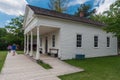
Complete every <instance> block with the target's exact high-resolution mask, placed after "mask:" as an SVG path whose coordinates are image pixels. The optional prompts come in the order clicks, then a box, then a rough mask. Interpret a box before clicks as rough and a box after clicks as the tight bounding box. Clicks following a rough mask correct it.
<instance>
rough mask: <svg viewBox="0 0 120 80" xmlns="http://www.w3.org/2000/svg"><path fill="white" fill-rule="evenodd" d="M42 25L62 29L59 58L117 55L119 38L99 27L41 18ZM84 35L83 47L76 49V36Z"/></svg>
mask: <svg viewBox="0 0 120 80" xmlns="http://www.w3.org/2000/svg"><path fill="white" fill-rule="evenodd" d="M39 22H40V24H41V25H45V26H52V27H58V28H60V33H59V34H60V36H59V37H60V38H59V43H60V44H59V46H60V51H59V57H60V58H61V59H72V58H75V55H76V54H85V56H86V58H88V57H98V56H108V55H117V38H116V37H113V35H112V34H107V33H106V32H105V31H103V30H102V28H100V27H99V26H93V25H88V24H83V23H80V22H74V21H71V20H64V19H57V18H51V17H45V16H40V20H39ZM77 34H81V35H82V47H81V48H77V47H76V35H77ZM94 36H98V38H99V39H98V41H99V44H98V45H99V47H98V48H94ZM107 37H110V47H109V48H107V47H106V44H107V41H106V38H107Z"/></svg>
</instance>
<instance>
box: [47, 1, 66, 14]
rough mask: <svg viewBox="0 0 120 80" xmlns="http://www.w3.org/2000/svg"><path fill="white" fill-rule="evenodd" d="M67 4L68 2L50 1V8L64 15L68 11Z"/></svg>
mask: <svg viewBox="0 0 120 80" xmlns="http://www.w3.org/2000/svg"><path fill="white" fill-rule="evenodd" d="M67 3H68V0H50V2H49V3H48V6H49V8H50V9H51V10H55V11H58V12H61V13H63V12H65V11H66V10H67Z"/></svg>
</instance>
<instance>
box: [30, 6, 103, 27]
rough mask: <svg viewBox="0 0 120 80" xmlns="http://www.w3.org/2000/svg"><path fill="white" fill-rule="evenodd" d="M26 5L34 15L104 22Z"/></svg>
mask: <svg viewBox="0 0 120 80" xmlns="http://www.w3.org/2000/svg"><path fill="white" fill-rule="evenodd" d="M28 7H30V8H31V9H32V10H33V11H34V14H36V15H45V16H51V17H56V18H62V19H67V20H72V21H77V22H83V23H87V24H92V25H97V26H105V24H103V23H101V22H98V21H94V20H91V19H87V18H84V17H76V16H73V15H69V14H65V13H60V12H57V11H53V10H49V9H44V8H40V7H36V6H32V5H28Z"/></svg>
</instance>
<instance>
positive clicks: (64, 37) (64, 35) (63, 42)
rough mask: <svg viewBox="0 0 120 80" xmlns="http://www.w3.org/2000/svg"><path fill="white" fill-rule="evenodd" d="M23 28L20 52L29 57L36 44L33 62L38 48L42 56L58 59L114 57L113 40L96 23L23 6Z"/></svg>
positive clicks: (115, 39)
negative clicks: (77, 56)
mask: <svg viewBox="0 0 120 80" xmlns="http://www.w3.org/2000/svg"><path fill="white" fill-rule="evenodd" d="M23 27H24V35H25V40H24V41H25V45H24V52H25V53H26V54H29V55H30V56H32V55H33V48H34V46H33V44H34V45H36V47H35V49H36V54H35V59H36V60H38V59H39V58H40V55H41V54H40V49H41V50H42V51H41V52H42V54H48V53H49V54H51V55H54V54H55V55H56V54H57V55H58V56H57V57H58V58H60V59H62V60H64V59H72V58H75V56H76V54H84V55H85V57H86V58H89V57H99V56H109V55H117V38H116V37H114V36H113V34H111V33H109V34H108V33H106V32H105V31H104V30H103V27H104V24H103V23H100V22H97V21H93V20H90V19H86V18H83V17H76V16H73V15H68V14H64V13H59V12H56V11H52V10H48V9H43V8H39V7H35V6H31V5H27V6H26V10H25V18H24V24H23Z"/></svg>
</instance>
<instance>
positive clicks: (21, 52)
mask: <svg viewBox="0 0 120 80" xmlns="http://www.w3.org/2000/svg"><path fill="white" fill-rule="evenodd" d="M16 52H17V53H18V54H24V51H16Z"/></svg>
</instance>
